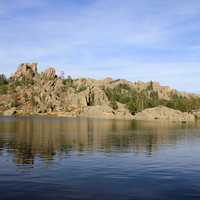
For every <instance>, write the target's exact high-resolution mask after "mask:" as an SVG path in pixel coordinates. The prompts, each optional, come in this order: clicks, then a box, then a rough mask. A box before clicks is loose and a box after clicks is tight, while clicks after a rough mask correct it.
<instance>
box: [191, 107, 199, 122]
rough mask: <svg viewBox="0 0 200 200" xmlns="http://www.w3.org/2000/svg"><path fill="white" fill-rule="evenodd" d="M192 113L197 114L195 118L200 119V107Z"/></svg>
mask: <svg viewBox="0 0 200 200" xmlns="http://www.w3.org/2000/svg"><path fill="white" fill-rule="evenodd" d="M192 114H193V115H194V116H195V118H196V119H197V120H199V119H200V109H198V110H193V111H192Z"/></svg>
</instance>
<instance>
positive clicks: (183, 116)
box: [134, 106, 195, 122]
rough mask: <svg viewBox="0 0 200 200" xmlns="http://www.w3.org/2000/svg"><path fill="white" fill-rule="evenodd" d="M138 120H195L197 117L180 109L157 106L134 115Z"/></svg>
mask: <svg viewBox="0 0 200 200" xmlns="http://www.w3.org/2000/svg"><path fill="white" fill-rule="evenodd" d="M134 119H136V120H147V121H154V120H165V121H181V122H187V121H195V117H194V115H192V114H189V113H186V112H181V111H179V110H174V109H171V108H167V107H165V106H158V107H155V108H148V109H145V110H143V111H142V112H139V113H137V114H136V115H135V116H134Z"/></svg>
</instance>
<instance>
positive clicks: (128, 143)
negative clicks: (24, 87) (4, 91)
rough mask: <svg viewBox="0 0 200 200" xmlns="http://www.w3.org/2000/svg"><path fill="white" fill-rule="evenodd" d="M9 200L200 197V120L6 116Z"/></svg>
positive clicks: (1, 139)
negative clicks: (170, 120)
mask: <svg viewBox="0 0 200 200" xmlns="http://www.w3.org/2000/svg"><path fill="white" fill-rule="evenodd" d="M4 199H6V200H7V199H20V200H22V199H26V200H27V199H29V200H32V199H42V200H45V199H48V200H51V199H56V200H57V199H80V200H82V199H91V200H93V199H97V200H98V199H101V200H102V199H105V200H106V199H112V200H116V199H123V200H126V199H130V200H134V199H136V200H146V199H147V200H157V199H158V200H168V199H169V200H173V199H174V200H179V199H180V200H185V199H187V200H188V199H200V126H199V125H198V124H176V123H164V122H157V123H150V122H135V121H114V120H98V119H79V118H78V119H73V118H54V117H0V200H4Z"/></svg>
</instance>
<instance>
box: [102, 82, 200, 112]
mask: <svg viewBox="0 0 200 200" xmlns="http://www.w3.org/2000/svg"><path fill="white" fill-rule="evenodd" d="M104 91H105V93H106V95H107V97H108V99H109V100H110V102H111V103H110V104H111V106H112V108H113V109H117V102H120V103H123V104H126V106H127V108H128V109H129V111H130V112H131V113H132V114H135V113H137V112H140V111H142V110H144V109H146V108H152V107H156V106H158V105H163V106H167V107H169V108H173V109H177V110H180V111H183V112H191V111H192V110H195V109H199V108H200V98H194V97H193V98H186V97H181V96H178V95H173V96H172V98H171V99H170V100H161V99H159V96H158V92H156V91H154V90H153V87H151V84H150V86H149V87H148V88H147V89H144V90H141V91H138V90H136V89H132V88H130V87H129V86H128V85H126V84H119V85H118V86H117V87H115V88H112V89H111V88H106V89H104Z"/></svg>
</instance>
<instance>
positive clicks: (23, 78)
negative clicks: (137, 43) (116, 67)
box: [0, 63, 200, 121]
mask: <svg viewBox="0 0 200 200" xmlns="http://www.w3.org/2000/svg"><path fill="white" fill-rule="evenodd" d="M1 84H4V85H0V113H2V114H3V115H14V114H20V115H26V114H40V115H47V114H48V115H57V116H71V117H77V116H81V117H93V118H107V119H129V120H131V119H137V120H167V121H194V118H195V117H196V118H200V114H199V113H200V112H199V111H198V109H197V110H195V111H194V112H193V115H192V114H189V113H183V112H181V111H177V110H173V109H170V108H167V107H164V106H158V107H155V106H157V105H159V104H158V102H157V101H158V100H162V101H160V102H161V103H162V102H164V103H166V102H168V101H169V105H171V103H172V102H171V100H172V99H173V97H174V96H175V97H181V98H180V99H179V100H181V99H184V100H185V99H190V98H191V99H195V98H196V99H195V102H197V106H196V107H197V108H198V105H199V109H200V97H199V95H193V94H188V93H181V92H177V91H176V90H174V89H171V88H170V87H166V86H161V85H160V84H159V83H157V82H152V81H151V82H147V83H144V82H130V81H127V80H124V79H118V80H114V79H112V78H110V77H108V78H105V79H103V80H95V79H91V78H87V79H86V78H80V79H74V80H73V79H72V78H71V77H68V78H64V77H58V76H57V75H56V70H55V69H54V68H52V67H49V68H48V69H46V70H45V71H44V72H42V73H38V72H37V64H35V63H33V64H30V63H24V64H21V65H20V66H19V67H18V69H17V71H16V72H15V74H14V75H13V76H12V77H11V78H10V79H9V81H8V83H7V81H3V82H2V83H1ZM109 92H112V93H109ZM117 92H119V93H117ZM137 92H138V96H134V95H136V93H137ZM140 92H141V93H140ZM144 95H146V96H145V98H146V99H143V96H144ZM134 98H135V99H134ZM138 99H139V100H138ZM132 100H134V101H132ZM150 100H151V101H150ZM196 100H197V101H196ZM198 102H199V104H198ZM145 103H146V104H145ZM144 104H145V105H144ZM166 105H168V104H167V103H166ZM191 105H192V104H191ZM137 106H138V107H139V110H143V111H142V112H139V113H137V112H138V110H137V109H135V108H137ZM147 107H154V108H149V109H145V108H147ZM134 114H135V115H134ZM194 115H195V117H194Z"/></svg>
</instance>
